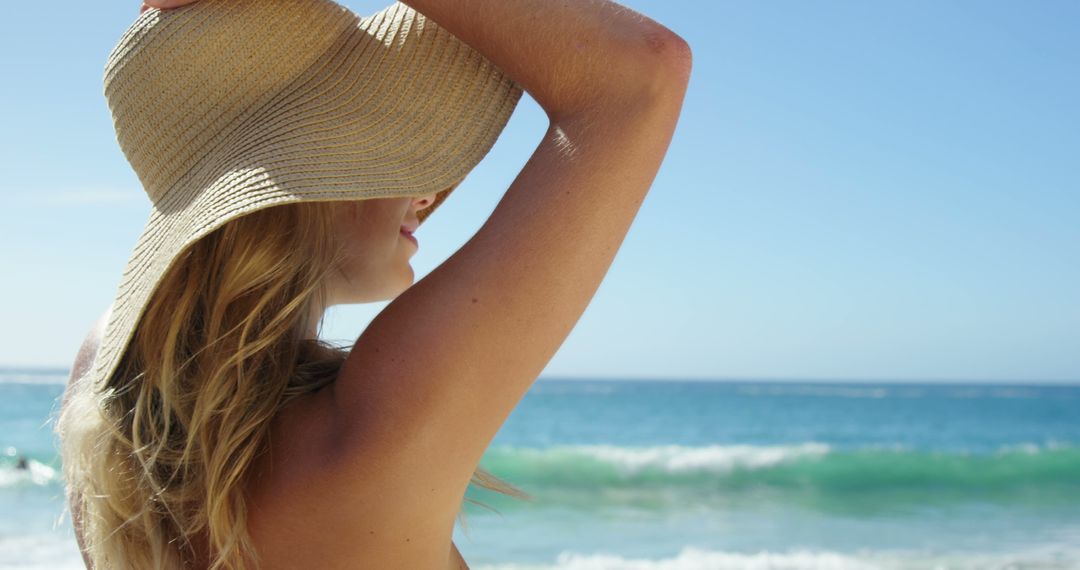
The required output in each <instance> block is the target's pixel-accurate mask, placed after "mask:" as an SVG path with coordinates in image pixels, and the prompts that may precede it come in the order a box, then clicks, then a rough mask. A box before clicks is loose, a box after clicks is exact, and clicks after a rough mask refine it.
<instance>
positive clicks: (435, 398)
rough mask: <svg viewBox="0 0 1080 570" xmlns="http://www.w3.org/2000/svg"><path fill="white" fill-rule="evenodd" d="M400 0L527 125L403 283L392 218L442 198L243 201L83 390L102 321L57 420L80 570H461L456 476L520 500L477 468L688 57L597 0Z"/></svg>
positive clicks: (682, 79)
mask: <svg viewBox="0 0 1080 570" xmlns="http://www.w3.org/2000/svg"><path fill="white" fill-rule="evenodd" d="M200 1H201V2H204V3H210V2H216V1H221V0H200ZM233 1H234V2H239V1H240V0H233ZM243 1H245V2H255V1H258V0H243ZM263 1H269V0H263ZM196 3H197V1H196V0H146V5H144V6H143V8H142V10H143V11H146V10H148V9H161V10H171V9H175V8H181V9H184V8H182V7H183V6H185V5H189V4H196ZM404 3H405V4H408V5H409V6H411V7H412V8H414V9H415V10H416V11H417V12H419V13H421V14H423V15H425V16H426V17H427V18H429V19H430V20H431V21H434V22H437V23H438V25H439V26H441V27H443V28H445V29H446V30H449V31H450V32H452V33H453V34H454V36H456V37H457V38H460V39H461V40H462V41H464V42H465V43H467V44H468V45H469V46H472V47H473V48H475V49H476V50H477V51H478V52H480V53H481V54H483V56H485V57H486V58H488V59H489V60H490V61H491V62H493V63H494V64H495V65H497V66H498V68H500V69H501V70H504V71H505V72H506V73H507V74H509V75H510V76H512V77H513V78H514V80H515V81H517V82H518V83H519V84H520V85H521V86H523V87H524V89H526V90H527V91H528V92H529V93H530V95H532V96H533V98H534V99H535V100H536V101H537V102H538V103H539V104H540V105H541V106H542V107H543V109H544V110H545V111H546V112H547V114H548V116H549V119H550V127H549V129H548V131H547V133H546V134H545V136H544V139H543V140H542V142H541V143H540V145H539V147H538V148H537V149H536V151H535V152H534V153H533V155H532V157H531V158H530V159H529V160H528V162H527V163H526V165H525V167H524V168H523V169H522V171H521V173H520V174H519V175H518V176H517V178H516V179H515V180H514V182H513V183H512V184H511V186H510V187H509V189H508V190H507V192H506V194H505V196H504V197H503V199H502V200H501V201H500V202H499V204H498V206H497V207H496V209H495V211H494V212H493V213H492V215H491V217H490V218H489V219H488V221H487V222H486V223H485V224H484V225H483V226H482V227H481V229H480V230H479V231H478V232H477V233H476V235H475V236H474V237H473V238H471V239H470V240H469V241H468V242H467V243H466V244H465V245H464V246H463V247H462V248H461V249H460V250H459V251H457V252H455V253H454V254H453V255H452V256H451V257H450V258H449V259H447V260H446V261H445V262H444V263H443V264H441V265H440V266H438V267H437V268H436V269H435V270H434V271H432V272H431V274H430V275H428V276H427V277H425V278H424V279H423V280H421V281H420V282H418V283H416V284H415V285H414V284H413V272H412V269H411V267H409V264H408V260H409V258H410V257H411V256H412V255H413V254H414V253H415V251H416V249H415V248H416V241H415V239H414V238H412V236H411V232H412V231H413V230H415V229H416V227H417V226H418V225H419V223H420V222H421V221H422V220H423V218H424V217H426V215H428V214H429V213H430V211H431V210H432V209H433V207H434V205H437V204H438V203H439V201H441V199H444V198H445V193H440V195H436V194H432V193H430V192H424V193H422V194H421V193H410V195H407V196H392V197H388V198H370V199H366V200H362V201H360V200H341V201H332V200H325V199H324V200H319V201H315V200H312V201H306V202H302V203H290V204H286V205H279V206H274V207H263V208H260V209H256V210H254V211H252V212H250V213H248V214H246V215H244V216H243V217H239V218H237V219H233V220H231V221H229V222H228V223H226V224H225V225H223V226H221V227H219V228H217V229H215V230H214V231H213V232H211V233H209V234H207V235H205V236H203V237H201V239H199V240H198V241H196V242H194V243H193V244H192V245H191V246H190V247H188V248H186V249H185V250H184V252H183V254H182V255H179V254H178V255H177V262H176V263H175V264H173V265H172V266H170V268H169V270H168V272H167V273H165V274H164V276H163V277H162V279H161V281H160V284H159V285H158V286H157V288H156V289H155V290H154V292H153V295H152V297H149V299H148V300H147V301H146V304H145V311H144V312H142V313H141V316H140V317H139V321H138V328H137V329H136V331H135V332H134V333H133V335H132V340H131V342H130V344H129V345H126V348H125V349H124V351H123V354H122V358H121V357H117V360H118V363H117V364H116V365H115V369H113V368H110V369H109V370H110V371H112V370H115V372H111V373H110V374H109V375H108V378H109V386H108V388H109V390H108V391H107V393H108V398H104V399H103V398H102V397H100V396H99V392H98V391H97V390H91V389H89V388H88V387H87V386H85V384H86V382H87V381H84V382H82V383H80V382H79V379H80V378H83V377H84V375H85V374H86V373H87V371H88V370H90V369H91V364H92V363H94V362H96V360H95V357H96V356H98V352H99V351H98V343H99V342H101V339H102V338H103V337H105V336H106V335H105V324H106V323H107V322H111V321H109V318H108V315H107V316H106V317H103V318H102V320H101V321H99V323H98V325H97V326H96V327H95V328H94V330H93V331H92V332H91V334H90V335H89V336H88V338H87V340H86V341H85V342H84V344H83V346H82V348H81V349H80V352H79V355H78V357H77V360H76V362H75V365H74V366H73V371H72V380H71V383H70V385H69V389H68V393H67V394H66V396H65V404H64V409H63V411H62V413H61V418H60V422H59V426H58V432H59V433H60V435H61V438H62V440H63V441H62V444H63V453H64V456H63V458H64V462H65V474H66V475H67V476H68V477H69V489H70V491H69V500H70V502H71V509H72V514H73V522H74V524H75V527H76V532H77V536H78V538H79V544H80V547H81V548H82V550H83V555H84V559H85V561H86V564H87V566H88V567H91V568H93V567H97V568H102V569H103V568H114V567H115V568H150V567H153V568H200V569H203V568H211V569H219V568H229V569H233V568H255V567H258V568H262V569H279V568H281V569H285V568H380V569H382V568H402V569H432V570H435V569H443V568H447V569H458V568H467V565H466V564H465V561H464V560H462V559H461V556H460V553H459V552H458V550H457V548H456V547H455V546H454V544H453V542H452V531H453V526H454V522H455V519H456V517H457V516H458V515H460V512H459V509H460V507H461V503H462V500H463V497H464V494H465V491H466V489H467V487H468V485H469V484H470V483H477V484H479V485H481V486H483V487H485V488H489V489H492V490H496V491H499V492H503V493H507V494H512V495H515V496H519V497H525V495H524V494H523V493H521V492H520V491H518V490H517V489H515V488H513V487H512V486H510V485H508V484H506V483H505V482H502V481H500V480H499V479H497V478H494V477H492V476H491V475H490V474H487V473H486V472H484V471H483V470H482V469H479V468H478V464H479V461H480V459H481V456H482V455H483V453H484V451H485V449H486V448H487V446H488V444H489V443H490V441H491V440H492V439H493V437H494V436H495V434H496V432H497V431H498V430H499V428H500V427H501V426H502V424H503V422H504V421H505V420H506V418H507V416H508V415H509V414H510V413H511V412H512V410H513V409H514V407H515V406H516V405H517V403H518V402H519V401H520V400H521V398H522V397H523V396H524V395H525V393H526V392H527V391H528V389H529V387H530V386H531V384H532V382H533V381H534V380H535V379H536V377H537V376H538V375H539V373H540V372H541V370H542V369H543V368H544V367H545V365H546V364H547V362H548V361H549V360H550V359H551V357H552V356H553V355H554V354H555V352H556V351H557V350H558V348H559V346H560V345H561V344H562V342H563V341H564V340H565V338H566V337H567V335H568V334H569V332H570V330H571V329H572V328H573V326H574V324H575V323H576V322H577V320H578V318H579V317H580V316H581V314H582V313H583V311H584V310H585V308H586V306H587V305H588V303H589V301H590V300H591V298H592V296H593V295H594V294H595V292H596V290H597V288H598V286H599V284H600V282H601V280H602V279H603V277H604V275H605V273H606V272H607V269H608V267H609V266H610V264H611V262H612V260H613V258H614V255H615V252H616V251H617V250H618V248H619V246H620V245H621V243H622V241H623V239H624V237H625V236H626V233H627V231H628V230H629V227H630V225H631V223H632V221H633V219H634V217H635V216H636V214H637V212H638V210H639V208H640V206H641V204H642V202H643V200H644V198H645V195H646V193H647V192H648V190H649V187H650V186H651V184H652V182H653V180H654V178H655V176H656V173H657V171H658V169H659V166H660V164H661V161H662V159H663V157H664V154H665V152H666V150H667V148H668V145H669V143H670V140H671V136H672V134H673V131H674V128H675V125H676V123H677V120H678V116H679V113H680V111H681V107H682V101H683V96H684V94H685V90H686V85H687V82H688V78H689V71H690V51H689V49H688V47H687V45H686V43H685V42H684V41H683V40H682V39H681V38H679V37H678V36H677V35H675V34H674V33H672V32H671V31H670V30H667V29H666V28H664V27H662V26H661V25H659V24H658V23H656V22H654V21H652V20H649V19H648V18H645V17H643V16H641V15H640V14H637V13H635V12H632V11H630V10H627V9H626V8H624V7H622V6H620V5H618V4H616V3H614V2H609V1H604V0H591V1H582V2H569V3H562V2H548V1H545V0H464V1H461V2H453V3H449V2H443V1H440V0H410V1H408V2H404ZM192 57H195V54H192ZM189 120H190V119H189ZM121 142H123V141H121ZM163 142H165V143H167V142H169V141H163ZM283 229H287V231H285V230H283ZM158 247H165V246H163V245H159V246H158ZM389 299H393V301H392V302H391V303H390V304H389V305H388V306H387V307H386V308H385V309H384V310H383V311H382V312H381V313H380V314H379V315H378V316H377V317H376V318H375V319H374V320H373V321H372V323H371V324H370V325H369V326H368V328H367V329H366V330H364V331H363V333H362V334H361V335H360V337H359V338H358V339H357V341H356V342H355V344H354V345H353V346H352V348H351V350H348V351H344V350H341V349H338V348H335V347H332V346H328V345H326V344H323V343H321V342H319V341H318V339H317V327H318V323H319V322H320V319H321V317H322V315H323V312H324V311H325V309H326V308H327V307H329V306H331V305H335V304H342V303H363V302H371V301H379V300H389ZM110 346H111V345H110ZM101 393H105V392H101ZM97 410H101V415H100V416H94V417H100V418H101V419H100V420H99V422H98V423H97V424H93V425H92V422H90V421H89V420H88V419H87V418H89V417H91V416H92V415H93V414H95V413H97ZM75 480H78V481H79V482H80V483H79V484H78V485H75V484H74V483H72V481H75Z"/></svg>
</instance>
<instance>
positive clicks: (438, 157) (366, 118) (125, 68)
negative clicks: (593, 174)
mask: <svg viewBox="0 0 1080 570" xmlns="http://www.w3.org/2000/svg"><path fill="white" fill-rule="evenodd" d="M104 82H105V97H106V99H107V101H108V105H109V109H110V111H111V113H112V117H113V125H114V127H115V129H116V138H117V141H118V142H119V143H120V147H121V149H122V150H123V152H124V155H125V156H126V157H127V159H128V162H129V163H130V164H131V166H132V168H133V169H134V170H135V173H136V174H137V175H138V177H139V180H140V182H141V183H142V185H143V189H144V190H145V191H146V194H147V195H148V196H149V198H150V200H151V202H152V205H153V208H152V211H151V213H150V217H149V219H148V220H147V222H146V226H145V227H144V229H143V231H142V234H141V235H140V236H139V238H138V240H137V242H136V244H135V247H134V250H133V252H132V254H131V258H130V259H129V260H128V263H127V267H126V268H125V269H124V273H123V276H122V278H121V279H120V284H119V288H118V291H117V293H116V298H115V300H114V302H113V304H112V307H111V308H110V312H109V314H108V316H107V317H106V318H105V319H104V320H105V323H106V324H105V329H104V331H103V333H102V337H101V343H100V345H99V349H98V352H97V355H96V356H95V359H94V363H93V366H92V368H91V369H90V372H91V378H92V382H93V383H94V384H99V383H103V382H104V381H105V380H106V379H108V378H109V377H110V376H111V375H112V373H113V371H114V369H115V368H116V366H117V363H118V362H119V360H120V357H121V356H122V354H123V352H124V349H125V347H126V346H127V343H128V341H129V340H130V339H131V337H132V333H133V331H134V330H135V327H136V325H137V323H138V321H139V318H140V317H141V315H142V312H143V309H144V308H145V307H146V304H147V301H148V299H149V298H150V296H151V294H152V293H153V292H154V290H155V288H156V287H157V285H158V283H159V281H160V280H161V277H162V275H164V274H165V272H166V271H167V270H168V269H169V267H170V265H171V263H172V262H173V260H174V259H176V257H177V255H178V254H179V253H180V252H181V251H182V250H183V249H184V248H185V247H186V246H188V245H190V244H191V243H193V242H195V241H196V240H198V239H199V238H201V237H202V236H204V235H206V234H207V233H209V232H211V231H212V230H214V229H216V228H218V227H220V226H221V225H222V224H224V223H225V222H228V221H229V220H232V219H235V218H238V217H240V216H243V215H244V214H248V213H250V212H253V211H255V210H259V209H261V208H266V207H268V206H273V205H278V204H284V203H290V202H304V201H314V200H358V199H365V198H385V197H417V196H423V195H427V194H432V193H436V194H437V195H436V198H435V201H434V203H433V204H432V205H431V206H430V207H428V208H427V209H425V210H422V211H420V212H419V213H418V217H419V219H420V222H421V223H423V221H424V220H425V219H426V218H428V217H430V216H431V214H432V213H433V212H434V211H435V210H436V209H437V208H438V207H439V205H440V204H441V203H442V202H443V201H444V200H446V197H447V195H449V194H450V192H451V191H453V190H454V188H456V187H457V186H458V185H459V184H460V183H461V182H462V180H463V179H464V178H465V176H466V175H467V174H468V173H469V172H470V171H471V170H472V169H473V168H474V167H475V166H476V165H477V164H478V163H479V162H480V160H481V159H483V158H484V156H485V155H486V154H487V153H488V151H489V150H490V149H491V147H492V146H493V145H494V143H495V140H496V138H498V136H499V134H500V133H501V132H502V130H503V128H504V127H505V126H506V123H507V122H508V120H509V118H510V115H511V114H512V113H513V110H514V108H515V107H516V105H517V103H518V100H519V99H520V97H521V94H522V88H521V86H520V85H519V84H517V83H516V82H515V81H514V80H512V79H511V78H510V77H509V76H507V75H506V74H505V73H503V72H502V71H501V70H500V69H498V68H497V67H496V66H495V65H494V64H493V63H492V62H490V61H489V60H488V59H486V58H485V57H483V56H482V55H481V54H480V53H479V52H477V51H475V50H474V49H472V48H471V47H470V46H468V45H467V44H465V43H464V42H462V41H461V40H460V39H458V38H457V37H456V36H454V35H453V34H451V33H450V32H449V31H447V30H446V29H444V28H441V27H439V26H438V25H437V24H436V23H435V22H434V21H433V20H429V19H427V18H425V17H424V15H423V14H421V13H419V12H416V11H415V10H414V9H412V8H411V7H409V6H408V5H406V4H402V3H401V2H395V3H393V4H391V5H390V6H388V7H386V8H384V9H383V10H381V11H379V12H377V13H375V14H373V15H371V16H368V17H361V16H358V15H356V14H355V13H353V12H351V11H350V10H348V9H347V8H345V7H343V6H341V5H339V4H337V3H335V2H333V1H331V0H289V1H269V0H200V1H199V2H196V3H194V4H191V5H189V6H185V7H182V8H176V9H171V10H165V11H162V10H157V9H150V10H147V11H145V12H143V13H142V14H140V16H139V17H138V19H137V20H135V22H134V23H133V24H132V25H131V27H130V28H128V30H127V31H126V32H125V33H124V35H123V36H122V37H121V38H120V41H119V43H118V44H117V45H116V46H115V47H114V48H113V50H112V52H111V53H110V54H109V59H108V62H107V64H106V66H105V76H104Z"/></svg>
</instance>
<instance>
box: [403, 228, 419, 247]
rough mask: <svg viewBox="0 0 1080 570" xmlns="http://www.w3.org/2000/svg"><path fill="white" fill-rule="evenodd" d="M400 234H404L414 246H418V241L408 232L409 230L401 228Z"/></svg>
mask: <svg viewBox="0 0 1080 570" xmlns="http://www.w3.org/2000/svg"><path fill="white" fill-rule="evenodd" d="M401 235H403V236H405V238H406V239H408V240H409V241H411V242H412V243H413V245H415V246H416V247H420V242H419V241H416V238H415V237H413V235H412V234H410V233H409V232H407V231H405V230H404V229H402V230H401Z"/></svg>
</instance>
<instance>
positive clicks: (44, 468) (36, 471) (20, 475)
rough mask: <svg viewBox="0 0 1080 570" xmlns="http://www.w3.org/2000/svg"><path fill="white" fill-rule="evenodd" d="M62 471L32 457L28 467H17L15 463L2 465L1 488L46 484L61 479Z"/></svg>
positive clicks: (0, 471) (0, 470)
mask: <svg viewBox="0 0 1080 570" xmlns="http://www.w3.org/2000/svg"><path fill="white" fill-rule="evenodd" d="M60 479H61V473H60V472H59V471H58V470H56V469H54V468H52V467H49V466H48V465H45V464H44V463H40V462H38V461H34V460H33V459H30V460H28V461H27V462H26V469H16V468H15V466H14V465H4V466H0V488H3V487H16V486H19V485H38V486H44V485H48V484H49V483H52V482H54V481H60Z"/></svg>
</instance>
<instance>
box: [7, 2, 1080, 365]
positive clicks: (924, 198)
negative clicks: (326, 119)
mask: <svg viewBox="0 0 1080 570" xmlns="http://www.w3.org/2000/svg"><path fill="white" fill-rule="evenodd" d="M345 4H346V5H347V6H349V7H350V8H352V9H353V10H355V11H357V12H359V13H362V14H368V13H371V12H374V11H375V10H377V9H380V8H382V7H383V6H386V5H387V4H388V2H369V1H364V2H357V1H347V2H345ZM623 4H624V5H626V6H629V7H631V8H634V9H635V10H638V11H640V12H642V13H644V14H646V15H648V16H650V17H651V18H653V19H655V20H657V21H659V22H660V23H662V24H664V25H666V26H668V27H670V28H671V29H672V30H674V31H675V32H677V33H679V34H680V35H682V36H683V37H684V38H686V39H687V40H688V42H689V43H690V45H691V48H692V49H693V52H694V71H693V78H692V80H691V83H690V90H689V93H688V95H687V99H686V104H685V107H684V111H683V117H682V120H681V122H680V124H679V126H678V129H677V131H676V133H675V137H674V139H673V141H672V144H671V147H670V150H669V153H668V157H667V159H666V161H665V163H664V165H663V167H662V168H661V170H660V173H659V175H658V177H657V179H656V183H655V185H654V187H653V190H652V192H651V193H650V195H649V196H648V198H647V199H646V201H645V203H644V205H643V206H642V208H641V212H640V214H639V216H638V218H637V220H636V221H635V222H634V225H633V227H632V228H631V230H630V234H629V235H628V236H627V239H626V241H625V242H624V245H623V247H622V249H621V250H620V251H619V253H618V256H617V257H616V259H615V262H614V264H613V266H612V268H611V271H610V272H609V273H608V275H607V278H606V279H605V281H604V283H603V284H602V285H601V287H600V290H599V291H598V293H597V295H596V297H595V298H594V300H593V303H592V305H590V307H589V308H588V310H587V311H586V313H585V315H584V316H583V317H582V319H581V320H580V321H579V324H578V325H577V328H576V329H575V330H574V331H573V333H572V334H571V335H570V337H569V338H568V339H567V341H566V343H565V344H564V345H563V347H562V349H561V350H560V352H559V353H558V354H557V355H556V357H555V358H554V359H553V360H552V362H551V363H550V365H549V366H548V368H547V369H546V370H545V371H544V374H543V376H547V377H603V378H618V377H627V378H650V377H652V378H686V379H705V378H735V379H837V380H923V381H939V380H940V381H947V380H952V381H977V380H986V381H1042V382H1046V381H1054V382H1061V381H1080V264H1078V263H1077V260H1078V258H1080V174H1078V166H1080V160H1078V158H1080V105H1078V103H1077V102H1078V101H1080V39H1078V38H1080V35H1078V34H1076V33H1075V32H1076V25H1077V23H1078V22H1080V3H1077V2H1074V1H1072V0H1054V1H1048V0H1043V1H1037V2H1023V3H1019V2H1005V1H999V0H979V1H974V0H962V1H960V0H958V1H955V2H930V1H926V0H918V1H909V2H855V1H853V0H849V1H831V0H829V1H826V0H823V1H820V2H796V1H776V2H713V1H709V2H705V1H689V0H683V1H670V0H664V1H661V0H638V1H628V2H623ZM4 11H5V14H4V17H3V18H2V19H0V75H2V77H3V80H2V81H0V103H2V109H3V110H2V113H3V115H2V122H0V171H2V173H3V176H2V178H0V195H2V196H3V197H4V198H5V199H6V203H5V205H4V206H3V207H2V208H0V231H2V232H3V233H2V235H0V237H2V239H0V267H2V268H3V269H2V270H3V274H2V275H3V278H2V279H0V298H2V299H3V301H0V307H2V313H0V314H2V316H3V321H4V326H3V327H2V328H0V365H8V366H34V365H43V366H57V367H64V368H66V367H68V366H70V363H71V360H72V358H73V356H74V354H75V352H76V350H77V348H78V345H79V343H80V342H81V339H82V337H83V336H84V335H85V333H86V331H87V328H88V327H89V325H90V324H91V323H92V322H93V321H94V320H95V319H96V317H97V316H98V315H99V314H100V313H101V312H102V311H103V310H104V309H105V308H106V307H107V306H108V304H109V303H110V302H111V300H112V297H113V294H114V292H115V289H116V286H117V285H118V282H119V278H120V272H121V271H122V269H123V267H124V265H125V263H126V261H127V258H128V256H129V255H130V253H131V248H132V246H133V245H134V241H135V238H136V237H137V236H138V235H139V233H140V231H141V230H142V227H143V224H144V222H145V220H146V216H147V215H148V213H149V211H150V206H149V201H148V199H147V197H146V196H145V194H143V192H142V189H141V187H140V185H139V182H138V179H137V178H136V176H135V174H134V172H133V171H132V170H131V168H130V166H129V165H128V163H127V161H126V159H125V158H124V156H123V154H122V153H121V151H120V147H119V145H118V144H117V143H116V140H115V134H114V131H113V128H112V122H111V118H110V116H109V112H108V107H107V106H106V103H105V99H104V96H103V95H102V70H103V66H104V64H105V60H106V57H107V56H108V53H109V51H110V50H111V48H112V46H113V45H115V43H116V42H117V40H118V39H119V38H120V36H121V34H122V33H123V32H124V30H125V29H126V28H127V27H128V26H129V25H130V23H131V22H132V21H133V20H134V18H135V17H136V16H137V13H138V1H137V0H132V1H130V2H125V1H123V0H110V1H108V2H70V3H40V2H8V3H7V4H5V7H4ZM545 128H546V122H545V116H544V114H543V112H542V110H541V109H540V108H539V106H538V105H537V104H536V102H535V101H534V100H532V99H531V98H530V97H529V96H528V95H526V96H524V97H523V98H522V99H521V103H520V104H519V106H518V108H517V110H516V112H515V114H514V115H513V117H512V118H511V120H510V122H509V124H508V126H507V128H506V130H505V131H504V133H503V135H502V137H501V138H500V139H499V141H498V142H497V143H496V145H495V147H494V148H493V149H492V151H491V153H490V154H489V155H488V156H487V157H486V158H485V160H484V161H483V162H482V163H481V164H480V165H479V166H478V167H477V168H476V169H475V170H474V171H473V172H472V173H471V174H470V175H469V177H468V178H467V179H466V181H465V182H464V183H463V184H462V186H461V187H460V188H459V189H458V190H457V191H456V192H455V195H454V198H453V199H451V200H450V201H448V202H447V204H446V205H444V206H442V207H441V208H440V212H439V215H436V216H433V217H432V218H431V220H430V221H429V222H427V223H425V224H424V227H423V228H421V229H420V230H419V232H418V233H417V237H418V238H419V239H420V242H421V247H420V251H419V252H418V253H417V254H416V256H415V257H413V267H414V268H415V270H416V274H417V278H418V279H419V278H421V277H423V275H425V274H427V273H428V272H429V271H430V270H431V269H432V268H433V267H435V266H436V265H437V264H438V263H439V262H441V261H442V260H444V259H445V258H446V257H447V256H449V255H450V254H452V253H453V252H454V251H455V250H456V249H457V248H458V247H460V246H461V245H462V244H463V243H464V242H465V241H466V240H467V239H468V238H469V237H470V236H472V235H473V233H474V232H475V231H476V230H477V229H478V228H479V227H480V225H481V224H482V223H483V221H484V220H485V219H486V217H487V216H488V215H489V214H490V213H491V211H492V210H493V209H494V207H495V204H496V203H497V202H498V200H499V198H500V197H501V196H502V193H503V192H504V191H505V189H506V187H507V186H509V184H510V182H511V181H512V180H513V179H514V177H515V176H516V174H517V173H518V171H519V170H520V169H521V168H522V167H523V166H524V164H525V162H526V161H527V160H528V158H529V156H530V155H531V153H532V151H533V150H534V149H535V147H536V145H537V144H539V142H540V138H541V137H542V135H543V133H544V130H545ZM383 306H385V304H373V305H364V306H350V307H341V308H335V309H333V310H332V311H331V314H330V315H329V317H328V321H327V323H326V331H325V332H326V334H325V335H324V336H325V337H327V338H331V339H338V340H342V341H351V340H352V339H354V338H356V337H357V336H358V335H359V333H360V331H362V330H363V328H364V326H365V325H366V324H367V322H368V321H369V320H370V319H371V318H372V317H373V316H374V315H375V314H376V313H377V312H378V311H379V310H380V309H381V308H382V307H383Z"/></svg>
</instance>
